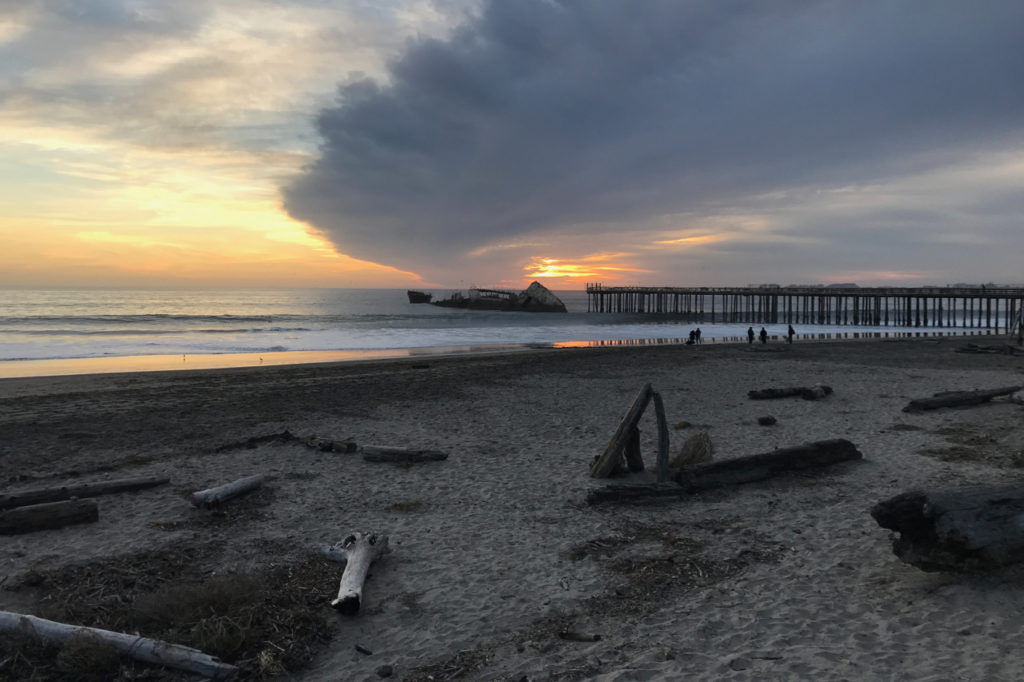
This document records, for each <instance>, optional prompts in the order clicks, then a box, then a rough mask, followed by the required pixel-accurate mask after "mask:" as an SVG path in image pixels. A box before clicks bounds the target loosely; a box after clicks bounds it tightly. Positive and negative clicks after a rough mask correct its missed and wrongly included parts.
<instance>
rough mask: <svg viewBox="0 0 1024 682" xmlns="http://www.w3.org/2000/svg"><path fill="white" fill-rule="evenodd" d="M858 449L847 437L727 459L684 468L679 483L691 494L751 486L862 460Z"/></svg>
mask: <svg viewBox="0 0 1024 682" xmlns="http://www.w3.org/2000/svg"><path fill="white" fill-rule="evenodd" d="M862 457H863V455H861V453H860V451H859V450H857V446H856V445H854V444H853V443H851V442H850V441H848V440H846V439H845V438H835V439H832V440H820V441H815V442H813V443H807V444H805V445H798V446H796V447H790V448H780V449H778V450H773V451H772V452H765V453H762V454H759V455H750V456H747V457H736V458H734V459H723V460H718V461H716V462H709V463H707V464H698V465H697V466H694V467H689V468H685V469H682V470H681V471H680V472H679V474H678V476H677V479H676V480H677V481H678V482H679V485H681V486H683V487H684V488H686V489H687V490H689V491H697V490H705V489H707V488H717V487H720V486H725V485H736V484H739V483H750V482H752V481H760V480H763V479H766V478H770V477H772V476H775V475H776V474H779V473H784V472H787V471H798V470H801V469H809V468H812V467H823V466H828V465H830V464H838V463H839V462H848V461H851V460H856V459H862Z"/></svg>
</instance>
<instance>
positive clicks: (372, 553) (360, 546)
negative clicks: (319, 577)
mask: <svg viewBox="0 0 1024 682" xmlns="http://www.w3.org/2000/svg"><path fill="white" fill-rule="evenodd" d="M340 544H341V549H343V550H344V551H345V558H346V563H345V571H344V572H343V573H342V574H341V583H340V584H339V585H338V597H337V598H336V599H335V600H334V601H332V602H331V606H332V607H333V608H335V609H337V610H338V611H340V612H341V613H342V614H343V615H346V616H354V615H356V614H357V613H359V607H360V605H361V603H362V599H363V583H364V582H366V574H367V573H368V572H369V571H370V564H372V563H373V562H374V560H375V559H377V557H379V556H380V555H382V554H385V553H387V552H388V551H389V550H388V536H386V535H383V536H377V535H373V534H371V533H353V534H352V535H349V536H348V537H347V538H345V539H344V540H342V542H341V543H340Z"/></svg>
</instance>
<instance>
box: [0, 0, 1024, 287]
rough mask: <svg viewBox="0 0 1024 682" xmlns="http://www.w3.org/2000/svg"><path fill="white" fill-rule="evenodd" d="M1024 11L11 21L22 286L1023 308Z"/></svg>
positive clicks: (993, 2) (4, 124)
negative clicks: (775, 298)
mask: <svg viewBox="0 0 1024 682" xmlns="http://www.w3.org/2000/svg"><path fill="white" fill-rule="evenodd" d="M1022 35H1024V3H1021V2H1019V0H1005V1H1003V0H985V2H980V3H965V2H962V1H961V0H914V1H909V0H864V1H863V2H843V1H840V0H778V1H775V2H770V3H767V2H753V1H747V2H735V1H731V0H601V1H600V2H595V1H593V0H515V1H510V0H335V1H330V0H296V1H293V2H289V1H286V0H276V1H274V0H266V1H256V0H226V1H220V0H175V1H174V2H168V1H165V0H120V1H117V0H62V1H46V0H0V286H57V287H59V286H71V287H93V286H96V287H102V286H117V287H151V286H154V287H155V286H197V287H202V286H231V287H234V286H237V287H252V286H273V287H280V286H295V287H307V286H322V287H385V286H390V287H422V288H428V287H460V288H461V287H467V286H471V285H476V286H513V287H514V286H522V285H525V284H527V283H529V282H530V281H532V280H533V279H540V280H541V281H542V282H544V283H545V284H547V285H548V286H550V287H551V288H555V289H578V288H582V286H583V284H584V283H585V282H603V283H604V284H605V285H608V286H613V285H629V286H632V285H663V286H672V285H676V286H743V285H746V284H759V283H778V284H783V285H785V284H822V283H824V284H827V283H832V282H856V283H858V284H860V285H863V286H869V285H889V286H921V285H945V284H952V283H957V282H969V283H987V282H995V283H1004V284H1009V283H1016V284H1020V283H1024V86H1022V85H1021V84H1022V83H1024V40H1022V39H1021V36H1022Z"/></svg>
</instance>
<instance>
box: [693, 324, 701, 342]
mask: <svg viewBox="0 0 1024 682" xmlns="http://www.w3.org/2000/svg"><path fill="white" fill-rule="evenodd" d="M693 338H694V339H695V340H696V341H697V343H700V327H697V329H695V330H694V332H693Z"/></svg>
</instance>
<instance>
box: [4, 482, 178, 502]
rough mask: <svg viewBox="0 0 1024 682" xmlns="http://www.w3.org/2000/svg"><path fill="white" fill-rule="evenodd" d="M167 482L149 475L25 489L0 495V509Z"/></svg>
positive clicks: (92, 495)
mask: <svg viewBox="0 0 1024 682" xmlns="http://www.w3.org/2000/svg"><path fill="white" fill-rule="evenodd" d="M169 482H170V479H169V478H159V477H155V476H150V477H147V478H122V479H117V480H113V481H100V482H97V483H80V484H78V485H64V486H60V487H57V488H41V489H38V490H25V491H23V492H20V493H10V494H7V495H0V509H13V508H14V507H23V506H25V505H27V504H40V503H41V502H57V501H58V500H70V499H71V498H72V497H97V496H99V495H110V494H113V493H121V492H128V491H132V490H143V489H145V488H153V487H156V486H158V485H164V484H165V483H169Z"/></svg>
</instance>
